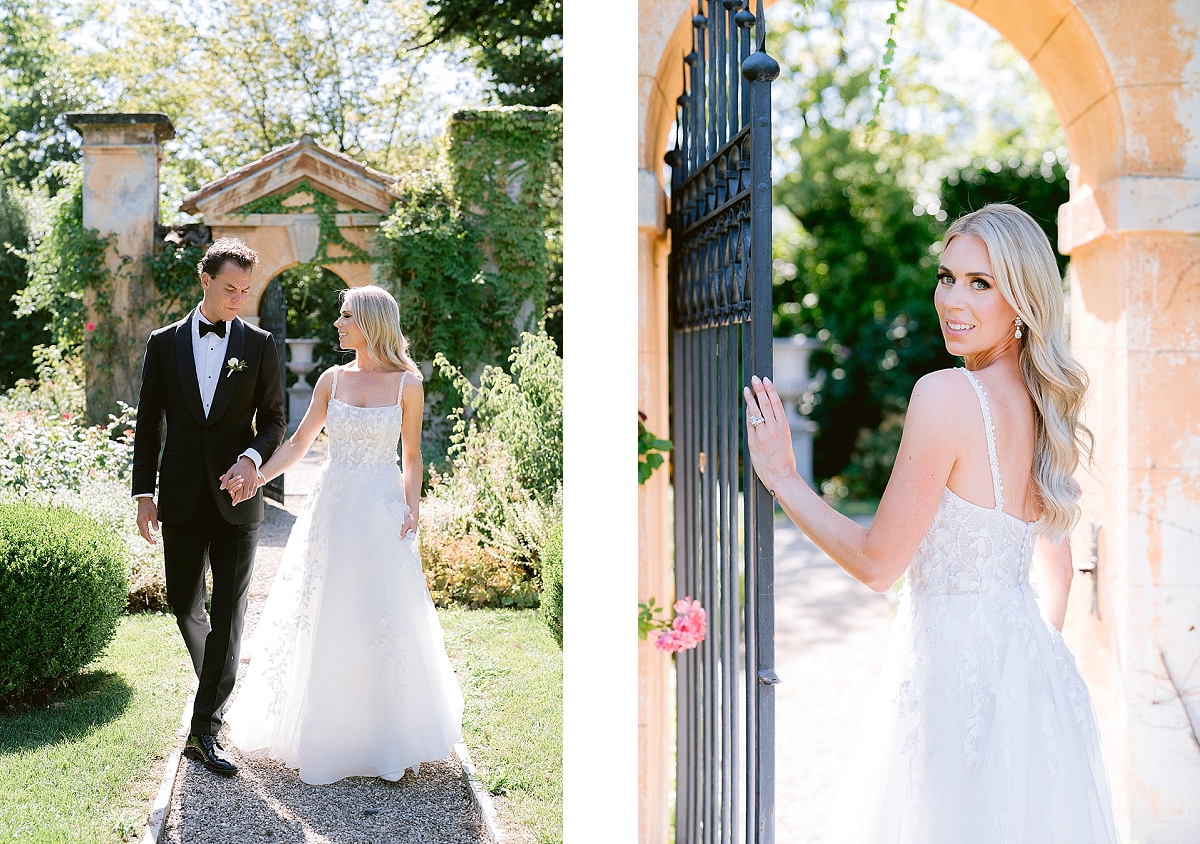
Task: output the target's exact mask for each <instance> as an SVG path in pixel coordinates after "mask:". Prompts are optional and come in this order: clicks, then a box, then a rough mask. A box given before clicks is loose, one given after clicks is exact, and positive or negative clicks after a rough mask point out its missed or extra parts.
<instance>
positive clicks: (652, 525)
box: [630, 170, 683, 844]
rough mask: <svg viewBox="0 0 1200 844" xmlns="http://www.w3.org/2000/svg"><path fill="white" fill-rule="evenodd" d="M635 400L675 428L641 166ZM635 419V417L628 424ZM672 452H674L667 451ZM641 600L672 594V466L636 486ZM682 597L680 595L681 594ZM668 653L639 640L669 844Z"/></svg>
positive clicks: (664, 602) (641, 727) (663, 288)
mask: <svg viewBox="0 0 1200 844" xmlns="http://www.w3.org/2000/svg"><path fill="white" fill-rule="evenodd" d="M638 247H639V248H638V274H639V276H640V277H641V281H640V283H639V284H638V292H639V300H640V301H639V302H638V348H639V350H640V351H639V354H638V408H639V409H640V410H641V411H642V412H643V413H645V414H646V428H647V430H649V431H651V432H653V433H654V434H655V435H657V436H659V437H663V438H666V437H667V436H669V435H670V429H669V426H670V412H669V409H668V407H667V378H668V361H667V332H668V330H669V328H668V321H667V277H666V276H667V273H666V269H667V238H666V196H665V195H664V194H663V190H662V188H661V187H660V186H659V182H658V177H657V176H656V175H655V174H654V173H652V172H650V171H648V170H641V171H639V173H638ZM632 427H633V420H632V419H631V420H630V428H632ZM669 459H671V460H673V459H674V457H673V456H672V457H671V458H669ZM638 493H639V494H638V601H640V602H645V601H646V600H647V599H649V598H654V599H655V600H656V601H657V603H658V604H659V605H661V606H667V607H669V606H670V605H671V603H672V601H674V599H675V584H674V582H673V578H672V570H673V567H672V565H671V545H672V543H671V520H670V509H669V506H668V501H669V500H670V482H669V477H668V466H666V465H664V466H662V467H660V468H659V469H658V470H657V471H656V472H655V473H654V474H653V475H651V476H650V479H649V480H648V481H646V483H645V484H643V485H642V486H641V487H639V490H638ZM679 597H683V596H682V595H680V596H679ZM671 662H672V660H671V657H670V656H669V655H667V654H666V653H664V652H663V651H660V650H658V648H656V647H654V645H653V644H652V643H651V642H649V641H645V642H639V643H638V841H639V842H640V844H666V842H667V841H668V840H669V839H668V829H667V805H668V784H669V782H670V776H671V772H670V770H669V769H668V764H669V759H670V753H669V748H670V742H671V739H672V736H671V714H672V712H673V710H674V703H675V702H674V694H673V689H672V683H671V682H670V680H671V674H672V665H671Z"/></svg>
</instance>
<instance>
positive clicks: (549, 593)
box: [542, 523, 563, 647]
mask: <svg viewBox="0 0 1200 844" xmlns="http://www.w3.org/2000/svg"><path fill="white" fill-rule="evenodd" d="M542 618H544V619H545V620H546V626H547V627H549V628H550V632H551V633H553V634H554V638H555V639H556V640H557V641H558V645H559V647H562V637H563V531H562V524H561V523H560V524H558V525H556V526H555V527H554V529H553V530H551V531H550V536H548V537H547V538H546V547H545V549H544V550H543V551H542Z"/></svg>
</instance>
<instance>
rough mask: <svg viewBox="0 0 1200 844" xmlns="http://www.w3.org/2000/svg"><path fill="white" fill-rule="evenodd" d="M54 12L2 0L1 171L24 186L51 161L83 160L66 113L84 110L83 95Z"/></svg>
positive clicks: (33, 0)
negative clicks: (74, 76) (69, 133)
mask: <svg viewBox="0 0 1200 844" xmlns="http://www.w3.org/2000/svg"><path fill="white" fill-rule="evenodd" d="M53 11H54V7H53V6H52V5H51V4H49V3H45V2H39V1H38V0H0V80H2V81H0V173H2V174H3V176H4V178H5V179H6V180H11V181H13V182H15V183H16V184H19V185H22V186H24V187H30V186H32V185H33V183H34V182H35V181H36V180H37V178H38V176H39V175H40V174H41V173H42V172H43V171H44V170H45V169H46V168H47V167H48V166H49V165H50V164H51V163H52V162H55V161H78V160H79V149H78V148H77V147H76V146H75V145H74V144H72V143H71V142H70V141H69V140H68V135H67V132H68V130H67V126H66V123H65V121H64V119H63V114H64V113H65V112H68V111H73V110H75V109H78V108H80V107H81V106H82V105H83V104H84V102H85V92H84V91H83V90H82V89H81V88H80V86H79V85H78V84H77V83H76V82H75V80H74V78H73V74H72V72H71V69H70V67H69V64H68V61H67V49H68V48H67V45H66V44H65V43H64V42H63V41H62V40H60V39H59V38H58V37H57V36H58V33H57V30H56V27H55V25H54V22H53V20H52V19H51V15H52V14H53ZM55 187H57V186H55Z"/></svg>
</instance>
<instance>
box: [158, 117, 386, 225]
mask: <svg viewBox="0 0 1200 844" xmlns="http://www.w3.org/2000/svg"><path fill="white" fill-rule="evenodd" d="M398 180H399V177H397V176H390V175H388V174H387V173H381V172H379V171H378V170H375V169H373V168H371V167H368V166H367V165H365V164H362V163H360V162H358V161H355V160H354V159H353V158H351V157H350V156H348V155H344V154H342V153H340V152H334V151H333V150H331V149H327V148H325V147H323V146H321V145H320V144H318V143H316V142H315V141H314V140H313V139H312V136H311V135H304V136H303V137H301V138H300V140H298V141H294V142H292V143H290V144H287V145H286V146H282V147H279V148H278V149H274V150H271V151H270V152H269V153H267V154H266V155H264V156H263V157H262V158H260V159H258V160H257V161H254V162H251V163H250V164H246V165H244V166H242V167H239V168H237V169H236V170H231V171H230V172H228V173H226V174H225V175H224V176H222V177H221V178H219V179H216V180H215V181H212V182H209V183H208V184H207V185H205V186H204V187H202V188H200V189H199V190H197V191H195V192H194V193H190V194H188V195H187V196H186V197H184V199H183V202H182V203H181V204H180V206H179V210H181V211H183V212H185V213H187V214H202V215H203V216H204V222H205V223H207V224H208V225H220V224H222V223H224V224H236V223H237V219H236V218H237V217H238V216H239V215H237V213H236V212H237V211H238V210H239V209H241V208H242V207H243V206H245V205H246V204H247V203H250V202H253V201H254V200H256V199H259V198H261V197H264V196H272V195H274V194H279V193H285V192H286V191H288V190H291V189H292V188H293V187H295V186H296V185H298V184H299V183H300V182H302V181H307V182H308V184H309V185H311V186H312V187H313V189H315V190H318V191H320V192H321V193H324V194H325V195H326V196H329V197H332V198H333V199H335V200H337V202H338V206H339V210H345V211H350V212H354V211H359V212H366V213H379V214H387V213H388V212H390V211H391V208H392V203H393V202H395V201H396V195H395V194H394V193H392V188H393V186H394V185H395V184H396V182H397V181H398ZM231 217H232V219H231Z"/></svg>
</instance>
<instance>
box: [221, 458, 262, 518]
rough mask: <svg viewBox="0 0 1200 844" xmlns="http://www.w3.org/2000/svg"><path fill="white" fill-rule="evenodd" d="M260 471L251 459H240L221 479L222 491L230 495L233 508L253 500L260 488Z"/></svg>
mask: <svg viewBox="0 0 1200 844" xmlns="http://www.w3.org/2000/svg"><path fill="white" fill-rule="evenodd" d="M258 478H259V475H258V469H256V468H255V467H254V461H253V460H251V459H250V458H249V457H241V458H238V462H237V463H234V464H233V465H232V466H230V467H229V471H228V472H226V473H225V474H224V475H222V476H221V477H220V481H221V489H223V490H225V491H226V492H228V493H229V496H230V498H231V499H232V502H231V503H232V504H233V506H235V507H236V506H237V505H238V504H241V503H242V502H243V501H245V500H247V499H249V498H253V497H254V493H256V492H258V488H259V486H260V483H259V480H258Z"/></svg>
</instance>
